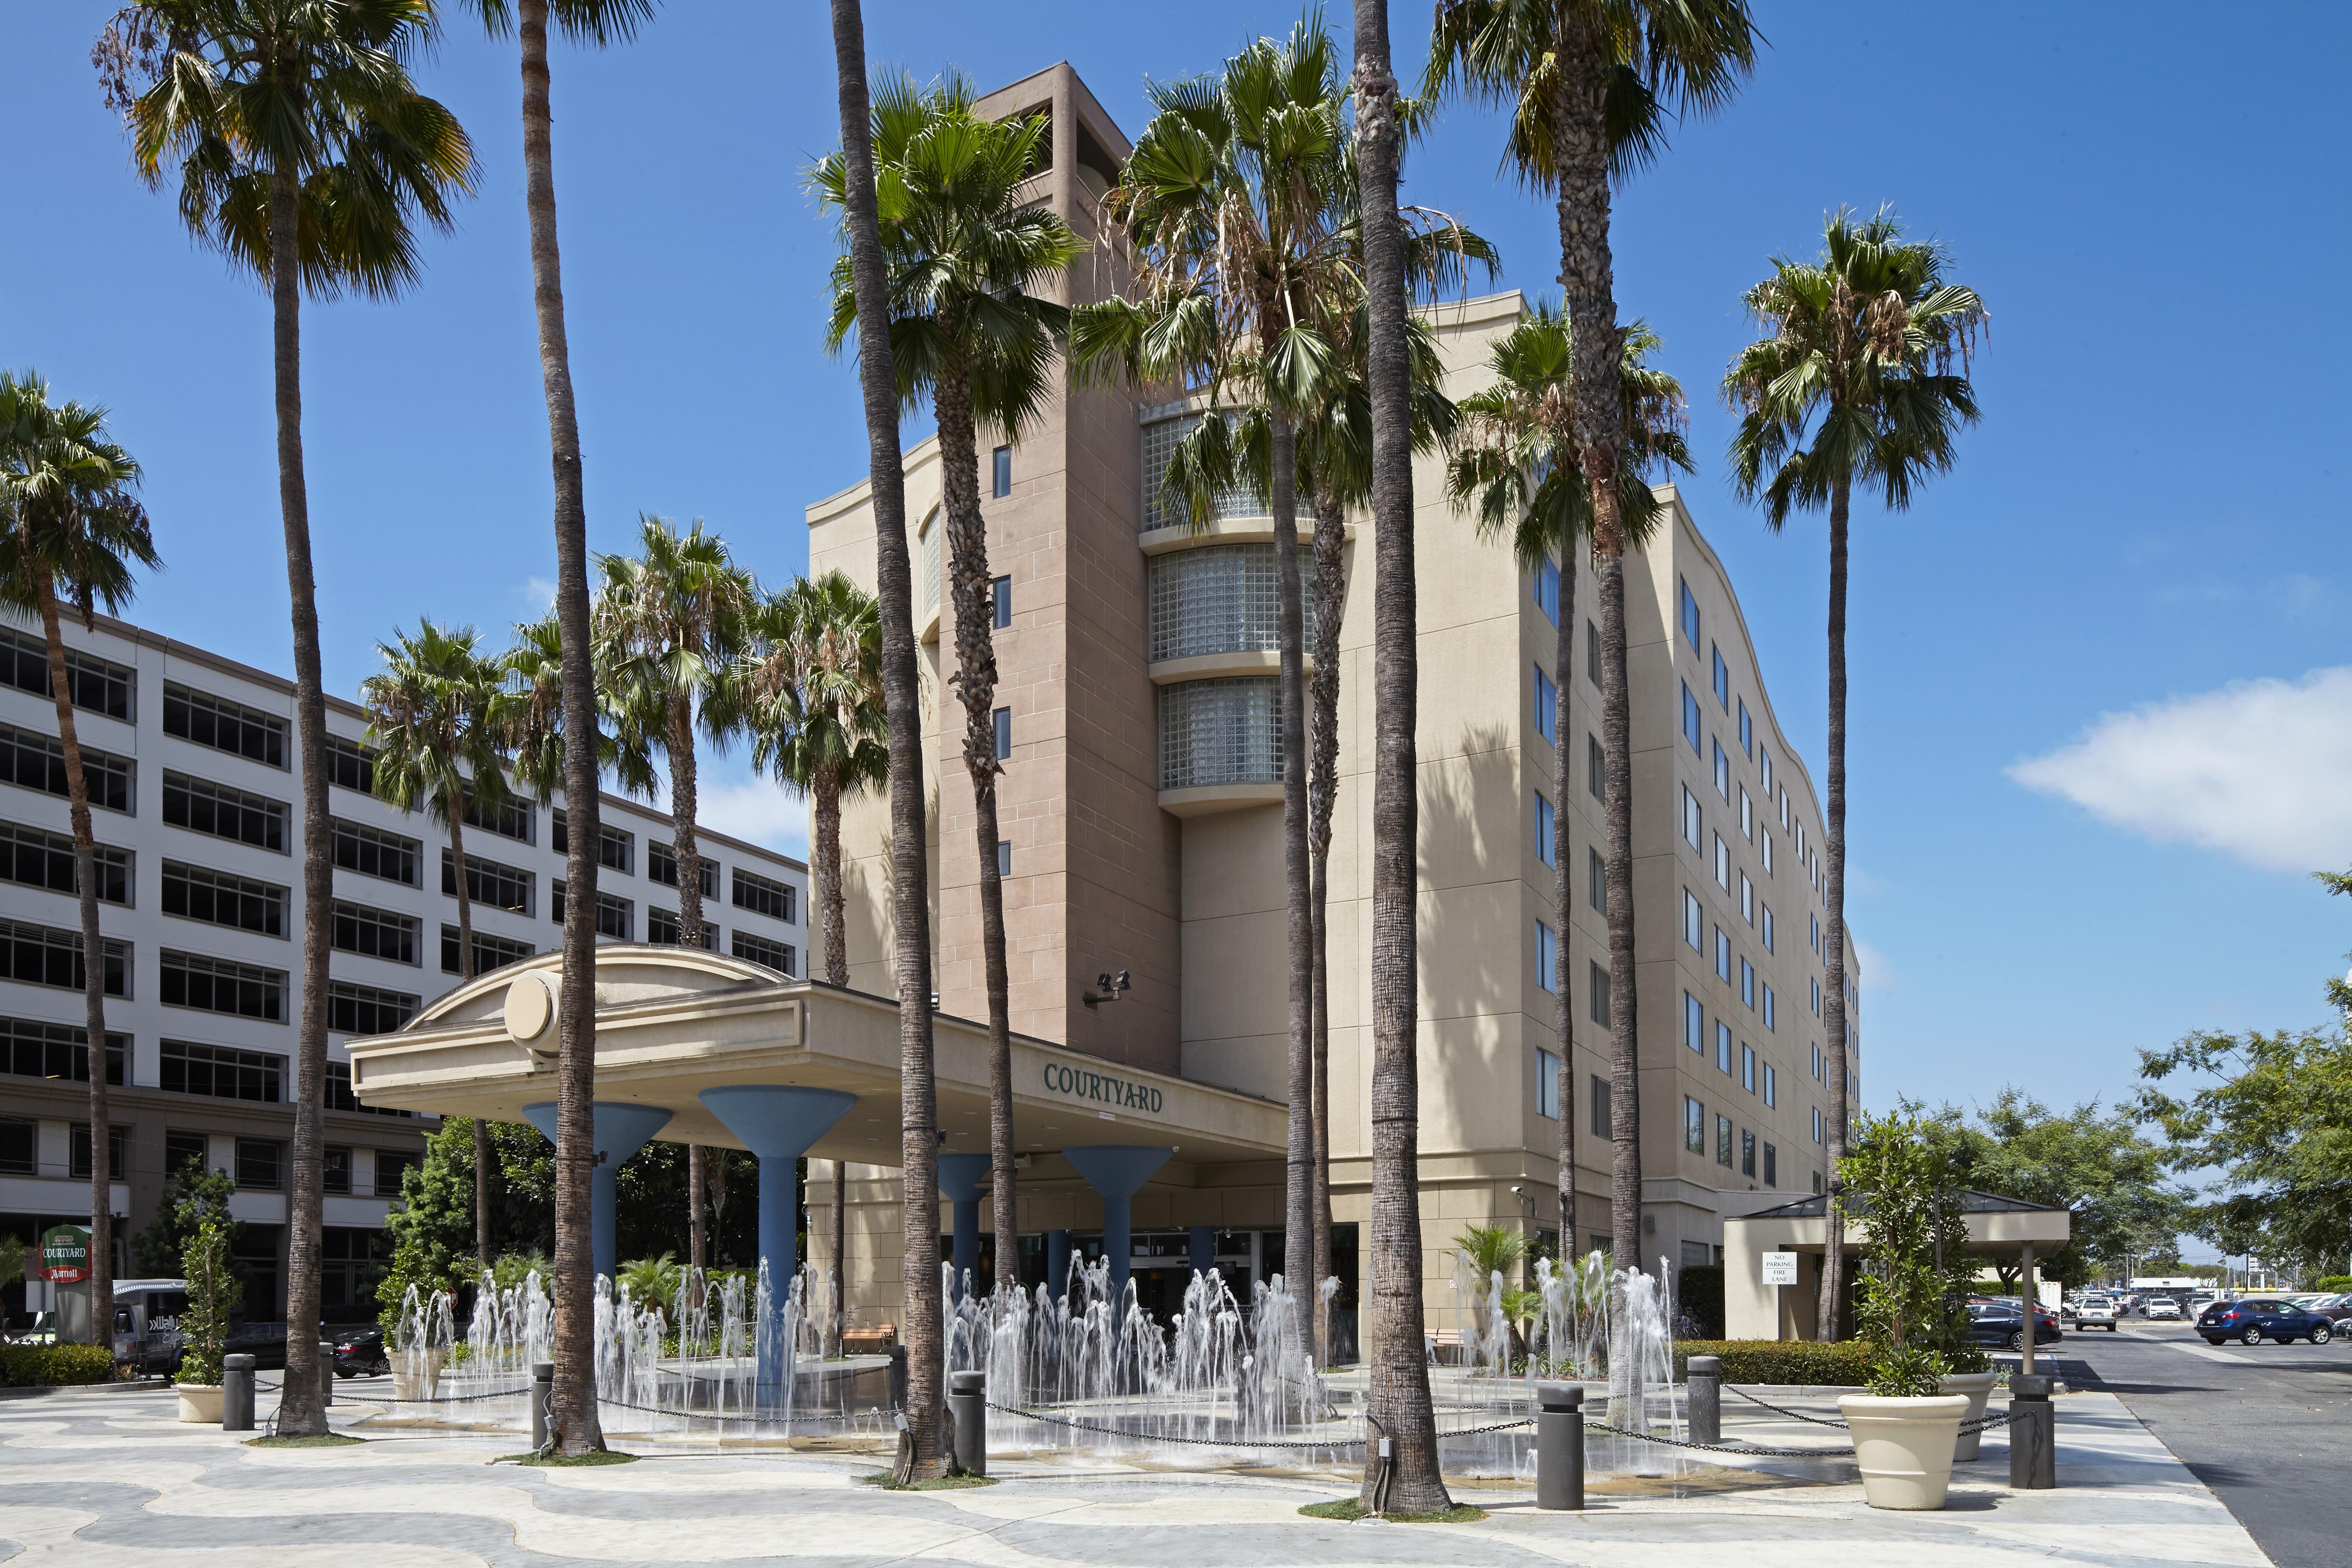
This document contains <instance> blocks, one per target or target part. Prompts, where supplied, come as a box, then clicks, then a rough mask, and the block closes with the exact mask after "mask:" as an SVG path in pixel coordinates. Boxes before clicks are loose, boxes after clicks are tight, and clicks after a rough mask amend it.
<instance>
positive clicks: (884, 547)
mask: <svg viewBox="0 0 2352 1568" xmlns="http://www.w3.org/2000/svg"><path fill="white" fill-rule="evenodd" d="M832 5H833V58H834V74H835V79H836V81H837V82H838V84H839V91H840V98H841V165H842V200H841V215H842V216H841V231H842V232H841V237H842V242H843V246H844V248H845V251H846V253H847V255H848V257H849V273H850V285H851V293H852V296H853V298H855V300H856V304H857V380H858V389H859V391H860V393H861V394H862V395H863V396H864V398H865V406H866V448H867V458H866V461H867V471H868V473H869V475H870V478H871V483H872V486H873V496H874V553H875V577H876V581H877V583H878V584H879V585H880V591H879V592H878V593H877V595H876V602H877V609H878V611H879V614H880V617H881V622H882V694H883V706H884V710H885V714H886V717H887V723H888V726H889V733H890V899H891V947H892V952H893V955H894V957H895V958H896V960H897V963H898V1108H899V1109H898V1125H899V1179H900V1183H901V1187H902V1196H903V1199H904V1206H903V1210H902V1217H903V1222H904V1223H903V1225H902V1226H901V1230H900V1235H901V1237H902V1239H903V1241H904V1243H905V1254H904V1256H905V1263H904V1267H903V1270H902V1273H903V1278H904V1279H905V1281H906V1297H905V1300H904V1303H903V1311H904V1314H905V1322H906V1333H907V1404H906V1406H905V1408H904V1409H903V1411H902V1412H901V1414H902V1415H904V1416H905V1418H906V1423H907V1425H906V1433H907V1436H906V1438H905V1439H904V1441H902V1442H901V1443H900V1445H899V1456H898V1467H897V1468H898V1478H899V1479H901V1480H912V1479H927V1478H929V1477H932V1476H936V1475H938V1474H939V1473H940V1436H941V1434H940V1410H941V1408H942V1405H943V1396H944V1394H945V1393H946V1389H945V1386H944V1385H945V1383H946V1375H947V1374H946V1365H945V1363H944V1361H943V1359H942V1344H943V1341H942V1336H941V1325H940V1289H939V1278H940V1190H939V1175H940V1164H939V1154H940V1151H939V1082H938V1079H937V1078H936V1077H935V1076H934V1071H933V1062H932V1055H931V931H930V910H929V867H928V866H926V865H925V860H926V858H927V851H926V847H925V843H924V825H923V729H922V724H923V711H922V690H921V688H920V687H919V685H918V684H917V682H916V679H915V612H914V603H913V584H914V574H913V572H912V571H911V570H910V569H909V567H908V560H907V475H906V469H905V468H904V466H903V464H902V462H901V460H900V454H899V450H898V404H899V397H898V372H897V369H896V366H895V364H894V363H893V360H892V357H891V350H890V321H891V314H892V312H891V310H890V281H889V279H890V274H889V263H888V260H887V258H886V257H885V256H884V254H883V250H882V230H881V219H880V215H879V212H878V210H877V209H878V202H877V191H876V183H875V173H874V146H873V141H872V132H871V129H870V127H871V124H872V120H873V110H872V108H871V106H870V104H869V103H868V101H867V97H866V20H865V16H864V15H863V14H862V13H861V11H860V10H859V8H858V0H832Z"/></svg>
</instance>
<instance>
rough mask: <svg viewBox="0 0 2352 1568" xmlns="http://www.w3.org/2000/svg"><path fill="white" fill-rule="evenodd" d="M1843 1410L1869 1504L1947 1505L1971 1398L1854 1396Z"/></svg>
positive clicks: (1843, 1401) (1840, 1405) (1900, 1506)
mask: <svg viewBox="0 0 2352 1568" xmlns="http://www.w3.org/2000/svg"><path fill="white" fill-rule="evenodd" d="M1838 1412H1839V1414H1840V1415H1843V1416H1844V1417H1845V1424H1846V1426H1848V1427H1849V1428H1850V1429H1851V1430H1852V1431H1853V1457H1854V1458H1855V1460H1856V1461H1857V1462H1858V1463H1859V1464H1860V1465H1861V1467H1862V1496H1863V1500H1864V1501H1865V1502H1867V1503H1869V1504H1870V1506H1871V1507H1873V1508H1896V1509H1937V1508H1941V1507H1943V1506H1944V1493H1945V1492H1946V1491H1947V1490H1948V1489H1949V1488H1950V1486H1951V1484H1952V1449H1953V1447H1954V1446H1955V1445H1957V1444H1958V1441H1959V1436H1960V1418H1961V1417H1962V1416H1964V1415H1967V1414H1968V1413H1969V1400H1968V1396H1967V1395H1966V1394H1927V1395H1925V1396H1922V1397H1917V1398H1901V1399H1889V1398H1882V1397H1880V1396H1878V1395H1876V1394H1848V1395H1846V1396H1845V1397H1844V1398H1843V1399H1841V1400H1839V1401H1838Z"/></svg>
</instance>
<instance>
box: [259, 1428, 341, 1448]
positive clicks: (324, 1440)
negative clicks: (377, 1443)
mask: <svg viewBox="0 0 2352 1568" xmlns="http://www.w3.org/2000/svg"><path fill="white" fill-rule="evenodd" d="M366 1441H367V1439H366V1438H364V1437H350V1436H344V1435H343V1434H342V1433H341V1432H320V1433H319V1434H318V1435H317V1436H310V1437H247V1439H246V1440H245V1446H246V1447H248V1448H347V1447H351V1446H352V1444H354V1443H364V1442H366Z"/></svg>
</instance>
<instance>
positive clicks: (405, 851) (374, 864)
mask: <svg viewBox="0 0 2352 1568" xmlns="http://www.w3.org/2000/svg"><path fill="white" fill-rule="evenodd" d="M329 826H330V828H331V831H332V835H333V839H334V852H335V864H336V865H337V866H340V867H341V868H343V869H344V870H346V871H355V872H357V873H359V875H361V876H362V877H375V878H380V879H383V880H384V881H387V882H398V883H399V884H400V885H401V886H402V887H404V888H413V887H415V886H416V878H417V870H416V860H417V857H418V856H419V855H421V854H422V853H423V852H424V848H425V847H424V846H423V845H421V844H419V843H418V842H417V841H416V840H415V839H414V838H404V837H401V836H400V835H399V834H397V833H384V832H381V831H379V830H378V829H376V828H373V827H362V826H360V825H359V824H358V823H356V822H345V821H342V820H341V818H337V819H335V820H334V821H332V822H331V823H330V824H329Z"/></svg>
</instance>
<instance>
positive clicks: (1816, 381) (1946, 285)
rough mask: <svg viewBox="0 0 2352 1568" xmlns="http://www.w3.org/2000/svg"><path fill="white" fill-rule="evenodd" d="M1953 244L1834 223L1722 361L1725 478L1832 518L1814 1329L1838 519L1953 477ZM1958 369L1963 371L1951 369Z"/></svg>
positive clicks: (1759, 303) (1965, 292) (1960, 408)
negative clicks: (1858, 504)
mask: <svg viewBox="0 0 2352 1568" xmlns="http://www.w3.org/2000/svg"><path fill="white" fill-rule="evenodd" d="M1950 265H1951V253H1950V251H1949V250H1948V249H1947V248H1946V247H1944V246H1943V245H1941V244H1939V243H1937V242H1936V241H1934V240H1924V241H1922V240H1911V241H1906V239H1904V237H1903V225H1902V222H1901V220H1899V219H1898V218H1896V217H1895V214H1894V213H1893V212H1892V211H1890V210H1888V209H1886V208H1884V207H1882V208H1880V209H1879V210H1878V212H1877V213H1876V214H1874V215H1873V216H1870V217H1867V218H1863V217H1857V216H1855V215H1853V213H1851V212H1849V211H1847V210H1846V209H1845V208H1843V207H1840V208H1839V209H1838V210H1837V211H1836V212H1834V213H1832V214H1831V215H1830V216H1829V220H1828V222H1827V224H1826V225H1825V226H1824V229H1823V233H1822V254H1821V258H1820V259H1819V260H1817V261H1798V260H1794V259H1792V258H1788V257H1775V258H1773V260H1772V275H1771V276H1770V277H1769V278H1767V279H1764V280H1763V281H1762V282H1760V283H1759V284H1757V285H1756V286H1755V287H1754V288H1753V289H1749V290H1748V293H1747V296H1746V298H1745V300H1743V303H1745V304H1746V306H1747V307H1748V315H1749V316H1750V317H1751V318H1752V319H1754V321H1756V322H1757V324H1758V325H1759V326H1761V327H1763V328H1765V329H1766V330H1767V331H1768V332H1769V336H1767V337H1765V338H1764V339H1762V340H1761V341H1760V342H1754V343H1750V344H1749V345H1748V347H1747V348H1745V349H1743V350H1741V351H1740V352H1739V354H1738V357H1736V358H1735V359H1734V360H1733V361H1732V362H1731V368H1730V369H1729V370H1728V371H1727V372H1726V373H1725V374H1724V378H1723V391H1724V395H1725V396H1726V397H1727V399H1728V400H1729V401H1730V403H1731V405H1732V406H1733V407H1735V408H1736V409H1738V411H1739V415H1740V420H1739V427H1738V430H1737V431H1735V432H1734V433H1733V435H1732V438H1731V467H1732V478H1733V482H1734V483H1735V484H1736V485H1737V486H1738V490H1739V494H1740V496H1741V497H1742V498H1743V499H1745V500H1759V499H1760V500H1762V501H1763V502H1764V519H1765V522H1766V524H1767V525H1768V526H1769V527H1770V528H1771V529H1772V530H1773V531H1775V532H1778V531H1780V528H1781V527H1782V526H1783V525H1784V524H1785V523H1786V522H1787V521H1788V519H1789V513H1790V511H1791V510H1800V509H1801V510H1822V509H1825V510H1827V511H1828V513H1829V524H1830V613H1829V645H1830V650H1829V651H1830V681H1829V687H1830V689H1829V700H1830V713H1829V781H1828V798H1827V800H1826V801H1824V802H1823V805H1822V828H1823V837H1826V838H1827V839H1828V841H1829V844H1828V849H1829V854H1828V865H1827V866H1826V867H1825V868H1824V878H1823V883H1822V889H1821V895H1822V906H1823V908H1824V909H1825V910H1827V918H1826V920H1825V921H1824V922H1823V929H1822V939H1823V940H1822V969H1823V971H1824V978H1823V980H1822V1031H1823V1033H1824V1034H1825V1035H1826V1036H1827V1037H1828V1040H1829V1044H1828V1047H1827V1049H1828V1053H1829V1061H1828V1067H1827V1073H1828V1077H1829V1080H1830V1086H1829V1087H1830V1105H1829V1131H1828V1134H1827V1138H1828V1143H1829V1148H1828V1151H1827V1155H1826V1158H1827V1160H1828V1162H1829V1191H1830V1197H1831V1202H1830V1205H1829V1215H1830V1220H1829V1225H1830V1231H1829V1248H1828V1250H1827V1252H1825V1253H1824V1254H1823V1256H1822V1290H1821V1300H1820V1302H1819V1308H1818V1310H1819V1313H1820V1316H1819V1318H1818V1319H1817V1320H1816V1321H1818V1322H1819V1323H1820V1324H1821V1330H1820V1331H1821V1333H1822V1337H1823V1338H1825V1339H1826V1338H1832V1337H1834V1336H1835V1334H1836V1332H1837V1321H1838V1303H1839V1301H1840V1300H1841V1294H1840V1293H1841V1291H1842V1290H1843V1272H1844V1258H1843V1253H1842V1244H1841V1237H1842V1233H1843V1219H1842V1218H1841V1217H1840V1215H1839V1213H1838V1205H1837V1202H1836V1199H1837V1194H1839V1193H1840V1192H1841V1191H1843V1187H1844V1180H1843V1176H1842V1175H1841V1173H1840V1165H1839V1163H1840V1161H1841V1160H1843V1157H1844V1154H1845V1143H1846V1119H1847V1115H1848V1109H1847V1104H1846V1087H1847V1084H1848V1082H1849V1081H1850V1079H1849V1074H1848V1070H1847V1067H1846V1062H1847V1049H1846V1047H1847V1034H1848V1029H1847V1017H1846V1003H1847V993H1846V983H1845V975H1846V962H1845V696H1846V681H1845V594H1846V522H1847V517H1848V513H1849V509H1850V507H1851V504H1852V501H1853V488H1854V486H1855V485H1856V484H1861V485H1863V486H1864V487H1868V488H1874V489H1877V491H1878V492H1879V496H1880V499H1881V500H1883V501H1884V502H1885V506H1886V509H1887V510H1889V511H1901V510H1905V509H1906V508H1907V507H1909V506H1910V504H1911V499H1912V497H1913V496H1914V495H1915V494H1916V492H1917V489H1918V487H1919V486H1920V484H1922V483H1923V482H1924V481H1925V480H1926V479H1927V478H1928V477H1929V476H1931V475H1935V474H1940V473H1944V472H1946V471H1948V469H1949V468H1951V466H1952V463H1953V460H1954V457H1955V451H1954V439H1955V437H1957V436H1958V432H1959V429H1960V427H1961V426H1966V425H1973V424H1975V423H1976V420H1977V398H1976V391H1975V388H1973V387H1972V386H1970V385H1969V377H1968V363H1969V353H1971V351H1972V350H1973V349H1974V347H1975V344H1976V340H1977V334H1978V333H1979V331H1981V330H1982V329H1983V327H1984V325H1985V322H1986V321H1987V319H1988V317H1987V312H1986V310H1985V306H1984V301H1983V300H1980V299H1979V298H1978V296H1977V292H1976V290H1975V289H1970V288H1968V287H1966V286H1965V285H1963V284H1959V283H1955V282H1952V281H1951V280H1950V279H1949V278H1948V276H1947V272H1948V268H1949V267H1950ZM1956 366H1957V369H1956V368H1955V367H1956Z"/></svg>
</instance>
